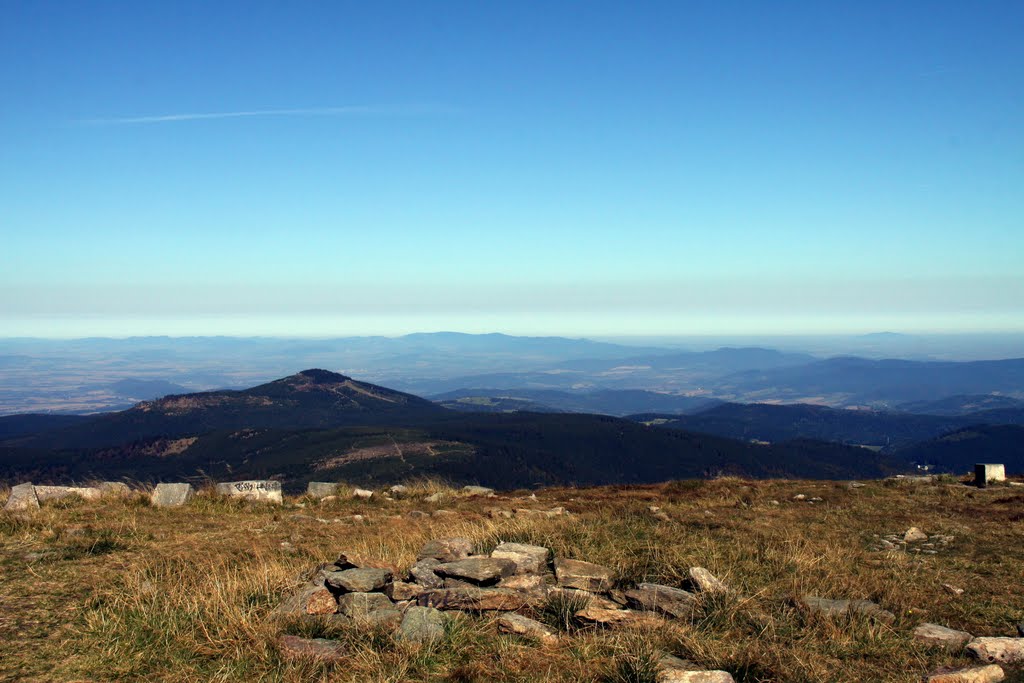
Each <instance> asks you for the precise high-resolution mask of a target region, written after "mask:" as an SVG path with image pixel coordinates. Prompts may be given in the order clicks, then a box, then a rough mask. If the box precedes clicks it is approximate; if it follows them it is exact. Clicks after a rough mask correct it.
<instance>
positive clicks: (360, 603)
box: [338, 593, 394, 619]
mask: <svg viewBox="0 0 1024 683" xmlns="http://www.w3.org/2000/svg"><path fill="white" fill-rule="evenodd" d="M382 609H394V603H392V602H391V600H390V599H389V598H388V596H386V595H384V594H383V593H345V594H344V595H342V596H341V597H339V598H338V611H339V612H341V613H342V614H344V615H345V616H347V617H352V618H353V619H359V618H362V617H365V616H366V615H367V614H369V613H370V612H375V611H377V610H382Z"/></svg>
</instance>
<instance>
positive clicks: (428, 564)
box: [409, 557, 443, 588]
mask: <svg viewBox="0 0 1024 683" xmlns="http://www.w3.org/2000/svg"><path fill="white" fill-rule="evenodd" d="M440 564H441V563H440V562H439V561H438V560H436V559H434V558H433V557H425V558H423V559H422V560H420V561H419V562H417V563H416V564H414V565H413V566H412V567H411V568H410V569H409V575H410V576H411V577H412V580H413V581H414V582H416V583H418V584H419V585H421V586H423V587H424V588H439V587H440V586H441V584H442V583H443V580H442V579H441V577H440V576H438V575H437V574H435V573H434V567H437V566H438V565H440Z"/></svg>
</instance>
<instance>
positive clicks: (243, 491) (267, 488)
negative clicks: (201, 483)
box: [217, 479, 284, 505]
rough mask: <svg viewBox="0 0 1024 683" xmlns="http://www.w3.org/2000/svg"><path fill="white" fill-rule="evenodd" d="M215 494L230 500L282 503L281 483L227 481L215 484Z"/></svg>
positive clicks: (264, 480)
mask: <svg viewBox="0 0 1024 683" xmlns="http://www.w3.org/2000/svg"><path fill="white" fill-rule="evenodd" d="M217 493H219V494H220V495H222V496H229V497H231V498H242V499H245V500H252V501H257V502H261V503H274V504H275V505H280V504H282V503H283V502H284V498H283V497H282V494H281V482H279V481H270V480H266V479H250V480H247V481H229V482H225V483H223V484H217Z"/></svg>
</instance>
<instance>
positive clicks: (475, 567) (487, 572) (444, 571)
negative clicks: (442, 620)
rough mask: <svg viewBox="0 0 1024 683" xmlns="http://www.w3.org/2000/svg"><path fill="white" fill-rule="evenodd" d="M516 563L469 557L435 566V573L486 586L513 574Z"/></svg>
mask: <svg viewBox="0 0 1024 683" xmlns="http://www.w3.org/2000/svg"><path fill="white" fill-rule="evenodd" d="M515 570H516V563H515V562H513V561H512V560H506V559H503V558H493V557H469V558H466V559H465V560H458V561H456V562H446V563H444V564H439V565H437V566H436V567H434V573H435V574H438V575H440V576H444V577H446V578H447V577H451V578H455V579H461V580H463V581H471V582H473V583H475V584H478V585H481V586H484V585H489V584H494V583H497V582H498V580H500V579H502V578H504V577H506V576H512V574H513V573H515Z"/></svg>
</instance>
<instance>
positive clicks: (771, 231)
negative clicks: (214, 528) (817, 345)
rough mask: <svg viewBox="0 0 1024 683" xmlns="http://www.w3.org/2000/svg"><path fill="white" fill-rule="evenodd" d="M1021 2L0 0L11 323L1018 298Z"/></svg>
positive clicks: (578, 320)
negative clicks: (70, 0) (92, 0)
mask: <svg viewBox="0 0 1024 683" xmlns="http://www.w3.org/2000/svg"><path fill="white" fill-rule="evenodd" d="M1021 35H1024V4H1022V3H1020V2H985V3H964V2H901V3H882V2H849V3H834V2H774V3H754V2H743V3H739V2H736V3H723V2H706V3H704V2H699V3H694V2H664V3H657V2H647V3H603V2H587V3H582V2H579V3H570V2H562V3H541V2H514V3H479V2H472V3H470V2H467V3H454V2H449V3H424V2H409V3H388V2H381V3H340V2H339V3H308V4H307V3H279V2H267V3H261V2H244V3H228V2H221V3H199V2H197V3H190V2H180V3H137V2H132V3H127V2H126V3H118V2H102V3H100V2H97V3H89V2H82V3H66V2H59V3H47V2H13V1H12V2H5V3H3V4H0V92H2V93H3V96H2V97H0V231H2V237H3V249H2V251H0V336H16V335H40V336H85V335H130V334H154V333H160V334H284V335H318V336H327V335H336V334H337V335H344V334H370V333H382V334H399V333H403V332H411V331H425V330H438V329H455V330H462V331H470V332H478V331H481V332H482V331H502V332H509V333H526V334H568V335H574V334H575V335H609V334H614V335H628V334H637V335H652V334H759V333H766V334H768V333H770V334H780V333H782V334H784V333H794V334H798V333H799V334H803V333H816V332H821V333H832V332H868V331H874V330H880V329H894V330H898V331H906V332H920V331H985V330H1024V266H1022V265H1021V260H1022V257H1024V41H1022V40H1020V36H1021Z"/></svg>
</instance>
